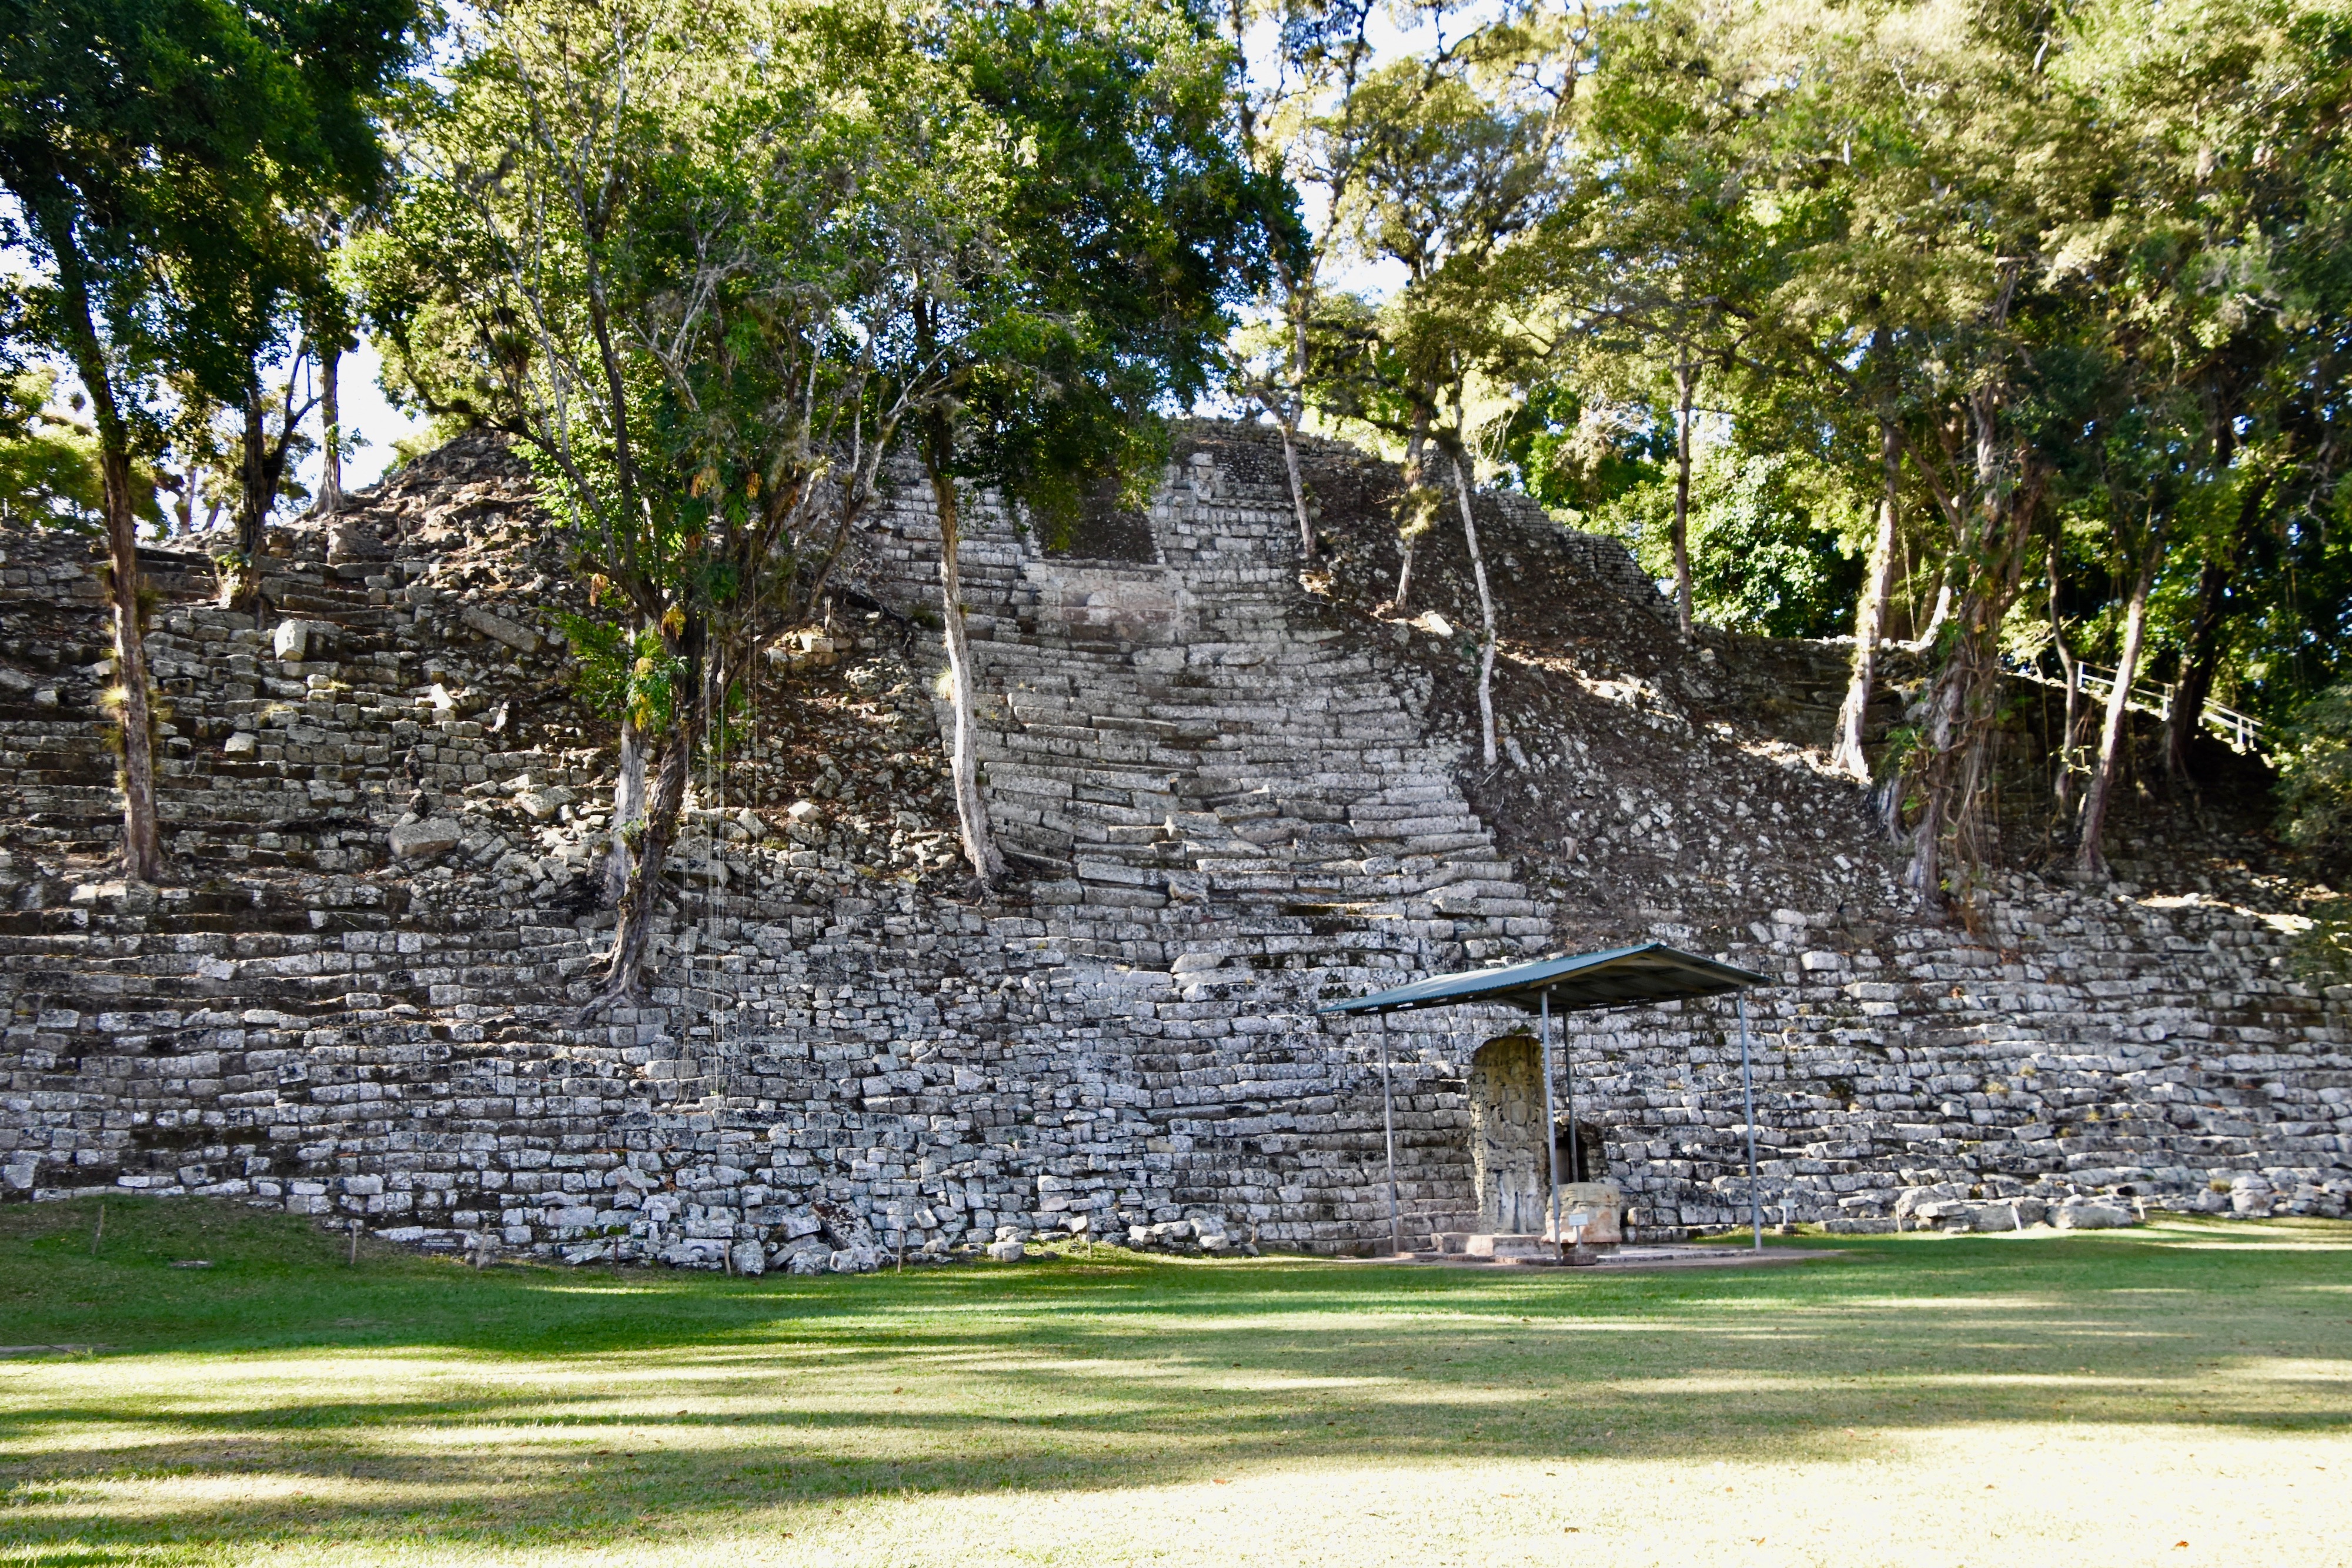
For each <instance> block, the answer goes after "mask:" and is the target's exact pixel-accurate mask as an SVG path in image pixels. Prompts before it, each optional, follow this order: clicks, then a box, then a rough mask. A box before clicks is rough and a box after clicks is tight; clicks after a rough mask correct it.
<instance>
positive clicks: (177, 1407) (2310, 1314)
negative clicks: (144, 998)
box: [0, 1201, 2352, 1568]
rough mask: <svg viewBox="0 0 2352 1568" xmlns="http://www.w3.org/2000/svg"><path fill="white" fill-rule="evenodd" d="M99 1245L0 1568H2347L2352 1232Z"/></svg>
mask: <svg viewBox="0 0 2352 1568" xmlns="http://www.w3.org/2000/svg"><path fill="white" fill-rule="evenodd" d="M95 1218H96V1215H95V1206H93V1205H89V1204H73V1205H58V1206H47V1205H44V1206H39V1207H26V1206H11V1207H7V1208H5V1209H0V1343H5V1344H9V1345H14V1346H26V1345H72V1346H79V1347H89V1348H84V1349H79V1350H75V1351H72V1352H67V1353H58V1352H49V1353H42V1354H15V1355H12V1356H10V1357H8V1358H6V1359H0V1563H45V1564H57V1565H64V1564H98V1563H207V1564H209V1563H338V1564H341V1563H538V1562H542V1561H544V1562H549V1563H553V1562H558V1561H561V1562H564V1563H689V1564H698V1563H703V1562H708V1563H709V1564H711V1565H712V1568H719V1564H729V1565H732V1564H738V1563H861V1564H862V1563H909V1564H933V1563H937V1564H942V1565H946V1564H967V1563H997V1562H1020V1563H1069V1564H1093V1563H1208V1564H1214V1565H1216V1568H1234V1565H1239V1564H1255V1563H1313V1564H1356V1563H1397V1564H1406V1563H1412V1564H1421V1563H1456V1562H1459V1563H1553V1562H1559V1563H1596V1564H1597V1563H1607V1564H1610V1565H1612V1568H1618V1565H1622V1564H1633V1563H1699V1562H1705V1563H1714V1562H1725V1563H1854V1564H1865V1563H1872V1564H1874V1563H1937V1564H1944V1565H1947V1568H1949V1565H1952V1564H1964V1565H1979V1568H1981V1565H1988V1564H1998V1563H2019V1564H2027V1563H2032V1564H2036V1565H2046V1564H2049V1563H2053V1562H2057V1563H2063V1565H2064V1568H2089V1565H2092V1564H2098V1563H2260V1564H2262V1565H2263V1568H2288V1565H2294V1564H2304V1563H2347V1562H2352V1544H2347V1542H2352V1440H2347V1431H2348V1430H2352V1225H2346V1224H2340V1223H2331V1222H2318V1221H2311V1222H2281V1223H2275V1224H2269V1225H2263V1226H2248V1225H2222V1224H2219V1223H2210V1224H2195V1223H2185V1222H2175V1223H2169V1224H2166V1225H2162V1226H2158V1227H2155V1228H2150V1229H2147V1230H2143V1231H2134V1232H2126V1233H2108V1234H2100V1235H2085V1236H2067V1237H2057V1236H2049V1235H2040V1236H2035V1235H2028V1236H2024V1237H2015V1238H1984V1239H1940V1238H1884V1239H1869V1240H1862V1241H1852V1242H1844V1243H1841V1244H1840V1250H1839V1252H1838V1255H1836V1256H1834V1257H1828V1258H1822V1259H1816V1260H1811V1261H1808V1262H1805V1263H1802V1264H1800V1265H1794V1266H1790V1267H1785V1268H1771V1269H1755V1270H1687V1271H1680V1272H1672V1273H1648V1274H1632V1275H1610V1276H1600V1277H1595V1276H1593V1275H1589V1274H1584V1273H1562V1272H1558V1271H1549V1272H1536V1271H1532V1270H1492V1271H1477V1270H1409V1269H1397V1268H1391V1267H1386V1266H1379V1265H1367V1264H1361V1263H1339V1262H1319V1261H1301V1260H1276V1259H1266V1260H1221V1261H1170V1260H1143V1259H1137V1258H1131V1257H1129V1256H1127V1255H1125V1254H1123V1253H1116V1252H1113V1251H1111V1250H1109V1249H1102V1250H1100V1251H1098V1252H1097V1254H1096V1255H1095V1257H1094V1258H1093V1259H1092V1260H1078V1259H1065V1260H1054V1261H1048V1262H1043V1263H1036V1264H1031V1265H1024V1266H1023V1267H1020V1268H986V1269H957V1270H936V1271H925V1272H914V1271H910V1272H908V1274H906V1275H905V1276H903V1277H894V1276H890V1275H883V1276H877V1277H868V1278H865V1279H839V1278H820V1279H813V1280H811V1279H791V1278H784V1277H771V1278H767V1279H762V1280H727V1279H724V1278H715V1277H711V1276H708V1275H695V1276H686V1275H677V1274H668V1273H645V1272H636V1271H632V1272H631V1273H629V1274H627V1275H626V1276H622V1277H616V1276H614V1275H613V1274H611V1273H609V1272H606V1271H604V1270H597V1269H589V1270H548V1269H538V1268H522V1267H513V1266H509V1267H502V1268H498V1269H492V1270H487V1271H483V1272H478V1273H477V1272H474V1271H471V1270H467V1269H464V1268H463V1267H461V1266H459V1265H457V1264H455V1263H451V1262H446V1261H439V1260H424V1259H416V1258H411V1257H406V1256H403V1255H399V1254H396V1253H393V1252H389V1251H385V1250H382V1249H373V1248H370V1249H364V1250H363V1251H362V1260H361V1263H360V1265H359V1266H358V1267H357V1268H351V1267H347V1266H346V1265H345V1263H344V1260H343V1257H344V1254H343V1250H342V1244H341V1242H339V1241H337V1240H335V1239H331V1238H327V1237H322V1236H320V1234H318V1233H317V1232H315V1231H313V1230H311V1229H310V1228H308V1227H307V1226H305V1225H304V1224H302V1223H301V1222H299V1221H294V1220H289V1219H287V1218H284V1217H278V1216H268V1215H262V1214H258V1213H255V1212H251V1211H247V1210H242V1209H235V1208H223V1207H210V1206H206V1205H202V1204H196V1203H137V1202H124V1201H110V1203H109V1204H108V1206H107V1221H106V1238H105V1241H104V1244H103V1246H102V1248H101V1249H100V1253H99V1255H98V1256H97V1257H95V1258H93V1257H92V1256H91V1253H90V1236H91V1229H92V1226H93V1223H94V1220H95ZM1801 1245H1804V1246H1809V1247H1816V1248H1818V1247H1822V1246H1824V1245H1825V1244H1823V1243H1822V1242H1819V1241H1817V1240H1815V1241H1808V1242H1804V1243H1801ZM190 1258H202V1259H207V1260H210V1261H211V1263H212V1265H213V1266H212V1267H211V1268H209V1269H205V1270H192V1269H174V1268H173V1267H171V1264H172V1263H173V1260H184V1259H190ZM2176 1542H2186V1543H2187V1544H2185V1545H2180V1544H2176Z"/></svg>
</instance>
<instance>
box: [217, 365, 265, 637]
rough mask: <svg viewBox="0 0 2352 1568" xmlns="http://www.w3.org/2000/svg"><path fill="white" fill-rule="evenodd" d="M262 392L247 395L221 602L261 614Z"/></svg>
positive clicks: (263, 510)
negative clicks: (231, 543)
mask: <svg viewBox="0 0 2352 1568" xmlns="http://www.w3.org/2000/svg"><path fill="white" fill-rule="evenodd" d="M267 446H268V431H267V429H266V428H265V427H264V424H263V419H262V412H261V393H260V392H259V391H254V392H248V393H247V394H246V400H245V434H244V436H243V438H242V440H241V442H240V444H239V457H240V461H239V463H238V465H237V504H236V544H235V545H234V546H232V547H231V550H230V557H229V559H228V561H227V562H226V564H225V565H224V566H223V567H222V568H221V580H220V588H221V593H220V602H221V608H222V609H224V610H242V611H245V612H247V613H249V614H255V615H258V614H259V613H260V612H261V608H262V605H261V534H262V528H263V526H264V525H265V524H266V523H267V522H268V516H269V498H268V497H269V491H270V489H271V486H270V484H269V481H268V477H267V475H268V458H267V454H266V448H267Z"/></svg>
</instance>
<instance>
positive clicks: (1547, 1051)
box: [1543, 991, 1576, 1245]
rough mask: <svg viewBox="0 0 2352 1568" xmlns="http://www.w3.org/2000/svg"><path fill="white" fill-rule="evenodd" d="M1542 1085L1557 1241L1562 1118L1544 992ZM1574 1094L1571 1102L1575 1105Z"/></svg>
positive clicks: (1548, 996) (1546, 1169)
mask: <svg viewBox="0 0 2352 1568" xmlns="http://www.w3.org/2000/svg"><path fill="white" fill-rule="evenodd" d="M1543 1085H1544V1151H1545V1165H1544V1176H1546V1177H1547V1178H1548V1179H1549V1182H1550V1185H1551V1208H1550V1214H1551V1239H1552V1241H1553V1243H1554V1244H1555V1245H1559V1244H1560V1243H1561V1242H1562V1238H1561V1236H1560V1232H1559V1117H1557V1116H1555V1115H1553V1114H1552V1112H1551V993H1550V992H1549V991H1545V992H1544V993H1543ZM1575 1103H1576V1101H1575V1097H1574V1096H1573V1095H1571V1096H1570V1099H1569V1104H1570V1109H1571V1110H1573V1108H1574V1106H1575Z"/></svg>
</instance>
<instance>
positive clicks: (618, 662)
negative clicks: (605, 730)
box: [555, 614, 688, 733]
mask: <svg viewBox="0 0 2352 1568" xmlns="http://www.w3.org/2000/svg"><path fill="white" fill-rule="evenodd" d="M555 620H556V624H557V626H558V628H559V629H560V630H561V631H562V632H563V638H564V641H565V642H567V643H570V644H571V645H572V658H573V659H575V660H576V661H578V663H579V670H578V672H577V674H576V675H575V677H574V680H575V689H577V690H578V692H579V694H580V700H581V701H582V702H583V703H585V704H586V705H587V706H588V707H589V709H590V710H591V711H592V712H594V713H596V714H599V715H601V716H604V717H605V718H609V719H614V720H618V719H622V718H626V719H628V720H630V721H631V722H632V723H634V724H635V725H636V726H637V727H638V728H640V729H644V730H647V731H651V732H654V733H659V732H661V731H663V730H666V729H667V728H668V727H669V722H670V718H671V716H672V714H673V713H674V712H675V711H676V708H677V694H678V687H679V685H680V683H681V682H683V681H684V680H685V679H686V678H687V675H688V672H687V667H686V664H685V663H684V661H682V660H680V659H679V658H678V657H677V655H676V654H674V653H671V652H670V651H669V650H668V649H667V647H665V646H664V645H663V643H662V638H661V635H660V633H659V632H656V631H655V630H654V629H653V628H651V627H647V628H646V629H645V630H643V631H640V632H637V633H636V634H635V635H634V636H632V635H631V634H629V633H628V632H625V631H624V630H623V629H622V628H621V627H619V626H616V625H614V624H613V623H612V622H608V621H599V620H596V619H594V618H593V617H592V616H585V615H572V614H560V615H558V616H557V617H556V618H555Z"/></svg>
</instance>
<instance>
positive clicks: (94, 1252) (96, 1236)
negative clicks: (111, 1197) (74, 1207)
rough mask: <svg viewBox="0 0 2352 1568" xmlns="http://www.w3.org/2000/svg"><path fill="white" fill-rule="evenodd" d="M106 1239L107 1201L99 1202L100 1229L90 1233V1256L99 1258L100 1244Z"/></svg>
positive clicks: (101, 1199) (101, 1200)
mask: <svg viewBox="0 0 2352 1568" xmlns="http://www.w3.org/2000/svg"><path fill="white" fill-rule="evenodd" d="M105 1239H106V1200H105V1199H104V1198H100V1199H99V1200H98V1228H96V1229H94V1230H92V1231H91V1232H90V1233H89V1255H90V1256H91V1257H93V1258H95V1257H97V1256H98V1244H99V1243H100V1242H101V1241H103V1240H105Z"/></svg>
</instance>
